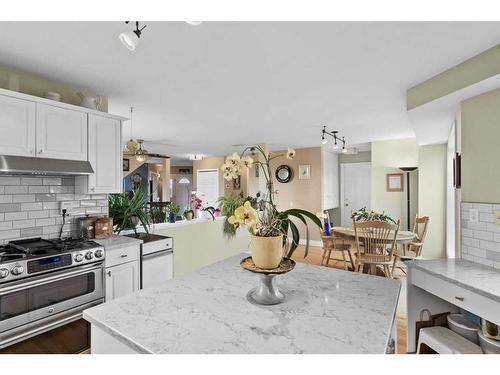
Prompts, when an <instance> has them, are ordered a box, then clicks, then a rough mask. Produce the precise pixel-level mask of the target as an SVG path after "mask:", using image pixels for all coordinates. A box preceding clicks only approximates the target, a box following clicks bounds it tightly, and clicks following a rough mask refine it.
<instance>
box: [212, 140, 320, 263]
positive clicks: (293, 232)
mask: <svg viewBox="0 0 500 375" xmlns="http://www.w3.org/2000/svg"><path fill="white" fill-rule="evenodd" d="M248 154H250V155H248ZM255 156H260V158H259V159H260V160H254V159H256V158H254V157H255ZM282 156H286V157H287V158H288V159H292V158H293V157H294V156H295V151H294V150H293V149H288V151H287V152H286V153H285V154H267V153H266V152H264V150H263V149H262V148H261V147H260V146H252V147H247V148H246V149H245V150H244V151H243V153H242V154H241V155H238V154H237V153H234V154H232V155H230V156H228V157H227V159H226V162H225V163H224V165H223V166H222V167H221V169H222V170H223V172H224V178H225V179H226V180H231V179H233V178H237V177H238V176H239V175H240V172H241V171H242V170H243V169H244V168H245V167H246V168H251V167H252V166H255V167H256V168H260V169H261V171H262V174H263V176H264V177H265V179H266V188H267V189H266V190H267V192H266V193H265V194H263V195H260V196H258V197H256V198H250V199H248V198H247V199H246V200H245V203H244V204H243V205H241V206H239V207H237V208H236V209H235V210H234V211H233V214H232V216H230V217H229V218H228V223H229V224H231V225H233V226H234V228H235V230H236V229H238V228H239V227H241V226H246V227H247V228H248V230H249V232H250V234H251V235H253V236H256V237H269V238H276V237H279V236H282V238H283V240H282V241H283V242H282V247H283V248H284V249H285V256H286V257H288V258H290V257H291V256H292V255H293V253H294V251H295V250H296V249H297V247H298V245H299V241H300V233H299V230H298V228H297V225H296V222H301V223H302V224H304V226H305V228H306V244H305V253H304V256H307V254H308V251H309V226H308V220H307V219H309V220H310V221H312V222H313V224H315V225H316V226H318V227H319V228H322V223H321V220H320V219H319V218H318V217H317V216H316V215H315V214H313V213H311V212H309V211H306V210H302V209H289V210H285V211H279V210H278V209H277V207H276V204H275V194H276V192H275V191H274V187H273V186H274V181H273V175H272V173H271V166H270V162H271V160H273V159H275V158H278V157H282ZM234 203H235V202H231V204H234ZM223 213H224V212H223ZM293 219H295V222H294V220H293ZM253 257H254V256H253V254H252V258H253ZM254 261H255V259H254ZM256 265H257V263H256Z"/></svg>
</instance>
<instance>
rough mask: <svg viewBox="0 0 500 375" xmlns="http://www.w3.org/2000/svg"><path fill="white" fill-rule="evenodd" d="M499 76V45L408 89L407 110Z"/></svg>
mask: <svg viewBox="0 0 500 375" xmlns="http://www.w3.org/2000/svg"><path fill="white" fill-rule="evenodd" d="M497 74H500V44H498V45H496V46H494V47H493V48H490V49H488V50H486V51H484V52H482V53H480V54H479V55H476V56H474V57H472V58H470V59H468V60H466V61H464V62H463V63H461V64H458V65H456V66H454V67H452V68H450V69H448V70H445V71H444V72H442V73H440V74H438V75H436V76H434V77H432V78H430V79H428V80H426V81H424V82H422V83H420V84H418V85H416V86H414V87H412V88H410V89H408V90H407V93H406V107H407V109H408V110H410V109H413V108H416V107H418V106H421V105H423V104H425V103H428V102H431V101H433V100H435V99H437V98H440V97H442V96H445V95H448V94H450V93H452V92H455V91H457V90H460V89H463V88H465V87H467V86H470V85H473V84H475V83H478V82H480V81H482V80H484V79H487V78H490V77H493V76H495V75H497Z"/></svg>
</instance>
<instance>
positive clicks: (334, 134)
mask: <svg viewBox="0 0 500 375" xmlns="http://www.w3.org/2000/svg"><path fill="white" fill-rule="evenodd" d="M338 133H339V132H338V131H337V130H333V131H327V130H326V126H323V130H322V131H321V142H322V143H323V144H326V143H328V139H327V138H326V136H330V137H332V138H333V149H334V150H338V149H339V148H340V145H339V143H341V144H342V150H341V152H342V153H344V154H345V153H346V152H347V148H346V147H345V138H344V137H342V138H340V137H339V136H338V135H337V134H338Z"/></svg>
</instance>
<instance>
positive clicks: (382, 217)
mask: <svg viewBox="0 0 500 375" xmlns="http://www.w3.org/2000/svg"><path fill="white" fill-rule="evenodd" d="M351 219H352V220H354V221H356V222H358V221H383V222H386V223H393V224H396V220H394V219H393V218H392V217H390V216H389V215H387V214H386V213H385V212H382V213H380V212H375V211H367V210H366V207H363V208H361V209H360V210H357V211H356V212H353V213H352V215H351Z"/></svg>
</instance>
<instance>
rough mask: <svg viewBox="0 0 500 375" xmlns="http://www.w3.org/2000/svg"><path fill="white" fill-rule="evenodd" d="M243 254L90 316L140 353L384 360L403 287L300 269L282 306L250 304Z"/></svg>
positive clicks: (251, 283) (250, 281)
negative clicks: (341, 356)
mask: <svg viewBox="0 0 500 375" xmlns="http://www.w3.org/2000/svg"><path fill="white" fill-rule="evenodd" d="M245 256H247V254H240V255H237V256H234V257H231V258H228V259H225V260H223V261H221V262H218V263H215V264H212V265H210V266H207V267H204V268H202V269H200V270H198V271H197V272H194V273H191V274H187V275H184V276H182V277H180V278H177V279H174V280H172V281H170V282H168V283H166V284H164V285H161V286H158V287H155V288H150V289H145V290H141V291H138V292H136V293H134V294H131V295H128V296H125V297H122V298H119V299H117V300H113V301H110V302H106V303H105V304H103V305H99V306H96V307H93V308H91V309H88V310H85V311H84V314H83V317H84V319H86V320H87V321H89V322H90V323H92V324H95V325H96V326H98V327H99V328H101V329H102V330H104V331H105V332H107V333H108V334H110V335H112V336H113V337H115V338H116V339H117V340H120V341H121V342H123V343H125V344H127V345H128V346H129V347H131V348H133V349H134V350H135V351H137V352H142V353H284V354H286V353H385V350H386V346H387V343H388V340H389V338H390V333H391V327H392V325H393V319H394V316H395V313H396V306H397V302H398V297H399V290H400V287H401V285H400V282H399V281H398V280H391V279H386V278H383V277H377V276H370V275H365V274H360V273H354V272H346V271H343V270H337V269H332V268H327V267H319V266H313V265H307V264H303V263H298V264H297V266H296V268H295V270H293V271H292V272H290V273H288V274H285V275H280V276H279V277H278V280H277V282H278V286H279V288H280V290H281V291H282V292H284V293H285V295H286V296H287V300H286V301H285V302H284V303H283V304H280V305H275V306H258V305H253V304H251V303H250V302H248V301H247V299H246V294H247V292H248V291H249V290H250V289H252V288H254V287H255V286H257V284H258V276H257V275H255V274H252V273H250V272H248V271H245V270H243V269H242V268H241V267H240V265H239V262H240V260H241V259H242V258H244V257H245Z"/></svg>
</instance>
